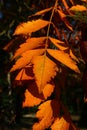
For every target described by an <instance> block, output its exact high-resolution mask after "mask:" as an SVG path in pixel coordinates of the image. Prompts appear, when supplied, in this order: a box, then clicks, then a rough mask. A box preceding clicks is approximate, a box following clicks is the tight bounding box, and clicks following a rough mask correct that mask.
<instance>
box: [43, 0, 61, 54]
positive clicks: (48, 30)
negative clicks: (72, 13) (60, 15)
mask: <svg viewBox="0 0 87 130" xmlns="http://www.w3.org/2000/svg"><path fill="white" fill-rule="evenodd" d="M57 3H58V0H56V2H55V5H54V8H53V10H52V13H51V16H50V20H49V25H48V29H47V39H46V45H45V52H46V50H47V45H48V37H49V32H50V25H51V21H52V18H53V15H54V11H55V9H56V7H57Z"/></svg>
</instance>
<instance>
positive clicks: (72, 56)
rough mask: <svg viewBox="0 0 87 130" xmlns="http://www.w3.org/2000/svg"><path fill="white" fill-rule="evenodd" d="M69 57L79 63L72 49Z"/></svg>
mask: <svg viewBox="0 0 87 130" xmlns="http://www.w3.org/2000/svg"><path fill="white" fill-rule="evenodd" d="M70 56H71V58H72V59H73V60H75V61H77V62H79V60H78V58H77V57H76V56H75V55H74V54H73V51H72V49H70Z"/></svg>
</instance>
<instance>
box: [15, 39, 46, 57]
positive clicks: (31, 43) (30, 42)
mask: <svg viewBox="0 0 87 130" xmlns="http://www.w3.org/2000/svg"><path fill="white" fill-rule="evenodd" d="M45 40H46V37H39V38H29V39H27V40H26V42H25V43H23V44H21V45H20V48H19V49H18V50H17V51H16V52H15V54H14V58H15V57H17V56H19V55H21V54H22V53H23V52H25V51H28V50H32V49H35V48H38V47H41V46H43V45H44V41H45Z"/></svg>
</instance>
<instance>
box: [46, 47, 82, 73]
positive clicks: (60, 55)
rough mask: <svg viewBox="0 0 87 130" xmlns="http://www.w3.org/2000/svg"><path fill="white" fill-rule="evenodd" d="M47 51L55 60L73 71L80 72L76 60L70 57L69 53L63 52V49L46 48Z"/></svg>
mask: <svg viewBox="0 0 87 130" xmlns="http://www.w3.org/2000/svg"><path fill="white" fill-rule="evenodd" d="M47 52H48V53H49V54H50V55H51V56H52V57H54V58H55V59H56V60H57V61H59V62H61V63H62V64H64V65H66V66H67V67H69V68H70V69H72V70H74V71H75V72H77V73H80V71H79V69H78V67H77V65H76V62H75V61H73V60H72V59H71V58H70V56H69V54H67V53H65V52H64V51H60V50H54V49H47Z"/></svg>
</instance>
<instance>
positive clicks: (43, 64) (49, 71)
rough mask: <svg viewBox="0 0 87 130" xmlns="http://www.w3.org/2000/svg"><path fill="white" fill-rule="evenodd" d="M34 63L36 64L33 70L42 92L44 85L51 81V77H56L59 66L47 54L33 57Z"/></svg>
mask: <svg viewBox="0 0 87 130" xmlns="http://www.w3.org/2000/svg"><path fill="white" fill-rule="evenodd" d="M32 63H33V64H34V66H33V72H34V75H35V80H36V84H37V86H38V90H39V92H40V93H41V92H42V90H43V88H44V86H45V85H46V84H47V83H48V82H50V81H51V78H54V77H55V75H56V71H58V68H57V65H56V64H55V63H54V62H53V61H52V60H50V59H49V58H48V57H47V56H45V55H43V56H36V57H35V58H33V60H32Z"/></svg>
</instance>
